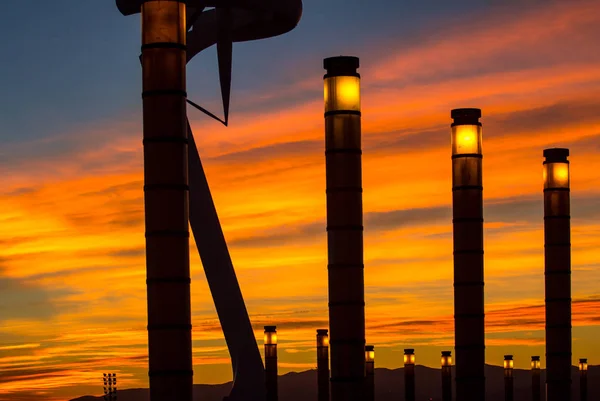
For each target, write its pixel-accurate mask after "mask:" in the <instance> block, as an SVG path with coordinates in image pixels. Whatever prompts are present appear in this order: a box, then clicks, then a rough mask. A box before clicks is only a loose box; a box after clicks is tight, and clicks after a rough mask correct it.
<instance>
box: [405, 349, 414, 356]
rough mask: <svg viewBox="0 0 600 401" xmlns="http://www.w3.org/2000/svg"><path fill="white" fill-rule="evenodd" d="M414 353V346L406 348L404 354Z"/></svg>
mask: <svg viewBox="0 0 600 401" xmlns="http://www.w3.org/2000/svg"><path fill="white" fill-rule="evenodd" d="M414 353H415V350H414V348H405V349H404V354H405V355H410V354H414Z"/></svg>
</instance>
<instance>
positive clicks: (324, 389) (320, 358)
mask: <svg viewBox="0 0 600 401" xmlns="http://www.w3.org/2000/svg"><path fill="white" fill-rule="evenodd" d="M317 390H318V396H317V399H318V401H329V335H328V334H327V329H321V330H317Z"/></svg>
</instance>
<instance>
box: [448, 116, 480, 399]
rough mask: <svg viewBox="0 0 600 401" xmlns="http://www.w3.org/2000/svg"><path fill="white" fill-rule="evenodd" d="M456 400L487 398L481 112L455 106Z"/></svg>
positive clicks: (453, 167)
mask: <svg viewBox="0 0 600 401" xmlns="http://www.w3.org/2000/svg"><path fill="white" fill-rule="evenodd" d="M451 115H452V118H453V119H454V123H453V124H452V212H453V220H452V222H453V231H454V236H453V239H454V322H455V324H454V333H455V336H454V338H455V350H456V354H455V355H456V362H455V365H456V399H457V400H458V401H483V400H485V373H484V367H485V323H484V319H485V315H484V279H483V184H482V183H483V180H482V158H483V156H482V151H481V123H480V122H479V118H481V110H479V109H456V110H452V114H451Z"/></svg>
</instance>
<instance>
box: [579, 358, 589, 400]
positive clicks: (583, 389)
mask: <svg viewBox="0 0 600 401" xmlns="http://www.w3.org/2000/svg"><path fill="white" fill-rule="evenodd" d="M587 376H588V363H587V359H585V358H582V359H580V360H579V398H580V400H581V401H587V399H588V396H587V395H588V380H587Z"/></svg>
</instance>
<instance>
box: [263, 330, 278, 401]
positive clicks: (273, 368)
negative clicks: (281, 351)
mask: <svg viewBox="0 0 600 401" xmlns="http://www.w3.org/2000/svg"><path fill="white" fill-rule="evenodd" d="M265 381H266V386H267V401H277V399H278V393H277V392H278V390H277V327H276V326H265Z"/></svg>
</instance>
